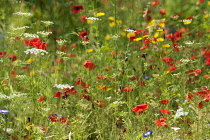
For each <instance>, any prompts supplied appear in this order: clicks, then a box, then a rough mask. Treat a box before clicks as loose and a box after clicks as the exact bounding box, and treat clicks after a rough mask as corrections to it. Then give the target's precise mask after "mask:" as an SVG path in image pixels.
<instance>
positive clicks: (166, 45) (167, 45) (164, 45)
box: [162, 44, 170, 48]
mask: <svg viewBox="0 0 210 140" xmlns="http://www.w3.org/2000/svg"><path fill="white" fill-rule="evenodd" d="M162 47H164V48H168V47H170V45H169V44H163V45H162Z"/></svg>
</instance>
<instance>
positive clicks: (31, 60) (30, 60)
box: [26, 59, 34, 64]
mask: <svg viewBox="0 0 210 140" xmlns="http://www.w3.org/2000/svg"><path fill="white" fill-rule="evenodd" d="M33 61H34V59H28V60H27V61H26V63H27V64H31V62H33Z"/></svg>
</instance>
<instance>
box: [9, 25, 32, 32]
mask: <svg viewBox="0 0 210 140" xmlns="http://www.w3.org/2000/svg"><path fill="white" fill-rule="evenodd" d="M28 28H29V27H28V26H23V27H17V28H13V29H12V30H13V31H17V30H25V29H28Z"/></svg>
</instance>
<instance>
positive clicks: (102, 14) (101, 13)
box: [96, 12, 105, 16]
mask: <svg viewBox="0 0 210 140" xmlns="http://www.w3.org/2000/svg"><path fill="white" fill-rule="evenodd" d="M96 15H97V16H104V15H105V13H103V12H100V13H97V14H96Z"/></svg>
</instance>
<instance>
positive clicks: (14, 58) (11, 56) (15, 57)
mask: <svg viewBox="0 0 210 140" xmlns="http://www.w3.org/2000/svg"><path fill="white" fill-rule="evenodd" d="M8 58H9V59H10V60H12V61H15V60H17V56H16V55H12V54H10V55H9V56H8Z"/></svg>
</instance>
